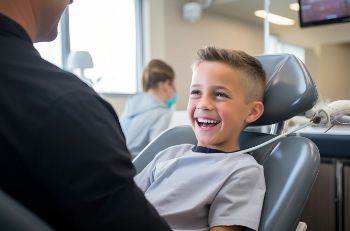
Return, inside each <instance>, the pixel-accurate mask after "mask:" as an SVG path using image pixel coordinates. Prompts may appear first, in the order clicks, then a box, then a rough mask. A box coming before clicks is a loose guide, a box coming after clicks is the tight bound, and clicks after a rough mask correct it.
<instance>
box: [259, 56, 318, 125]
mask: <svg viewBox="0 0 350 231" xmlns="http://www.w3.org/2000/svg"><path fill="white" fill-rule="evenodd" d="M256 58H257V59H258V60H259V61H260V62H261V63H262V65H263V67H264V69H265V72H266V77H267V83H266V89H265V100H264V105H265V112H264V114H263V115H262V117H261V118H259V120H257V121H256V122H255V123H254V125H269V124H274V123H278V122H281V121H285V120H287V119H290V118H292V117H293V116H295V115H297V114H300V113H302V112H305V111H307V110H308V109H310V108H312V107H313V106H314V105H315V103H316V101H317V98H318V94H317V90H316V86H315V84H314V82H313V80H312V78H311V77H310V75H309V72H308V71H307V69H306V67H305V65H304V64H303V63H302V62H301V61H300V60H299V59H298V58H297V57H295V56H294V55H290V54H282V55H262V56H257V57H256Z"/></svg>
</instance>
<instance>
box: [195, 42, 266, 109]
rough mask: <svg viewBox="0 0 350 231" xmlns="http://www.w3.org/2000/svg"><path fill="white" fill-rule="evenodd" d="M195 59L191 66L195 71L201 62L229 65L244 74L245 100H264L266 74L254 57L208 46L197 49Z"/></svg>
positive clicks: (238, 51)
mask: <svg viewBox="0 0 350 231" xmlns="http://www.w3.org/2000/svg"><path fill="white" fill-rule="evenodd" d="M197 56H198V57H197V59H196V60H195V61H194V63H193V65H192V69H193V70H195V69H196V68H197V67H198V65H199V64H201V63H202V62H221V63H224V64H227V65H229V66H230V67H231V68H233V69H234V70H238V71H240V72H242V73H243V74H244V76H243V79H242V80H243V81H242V84H243V87H244V89H245V91H246V100H247V101H248V102H251V101H253V100H261V101H263V99H264V92H265V82H266V74H265V71H264V69H263V67H262V65H261V63H260V62H259V60H257V59H256V58H255V57H253V56H251V55H248V54H247V53H245V52H244V51H240V50H232V49H220V48H216V47H213V46H208V47H205V48H203V49H199V50H198V52H197Z"/></svg>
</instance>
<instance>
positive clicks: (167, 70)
mask: <svg viewBox="0 0 350 231" xmlns="http://www.w3.org/2000/svg"><path fill="white" fill-rule="evenodd" d="M174 79H175V72H174V70H173V68H172V67H171V66H170V65H168V64H167V63H165V62H164V61H162V60H159V59H153V60H151V61H150V62H149V63H148V64H147V66H145V68H144V70H143V74H142V88H143V90H144V91H148V90H149V89H154V88H157V87H158V85H159V83H162V82H164V81H166V80H169V81H170V83H171V84H172V83H173V81H174Z"/></svg>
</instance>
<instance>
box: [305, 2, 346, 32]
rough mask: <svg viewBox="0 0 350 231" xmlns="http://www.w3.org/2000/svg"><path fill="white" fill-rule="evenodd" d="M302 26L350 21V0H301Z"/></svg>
mask: <svg viewBox="0 0 350 231" xmlns="http://www.w3.org/2000/svg"><path fill="white" fill-rule="evenodd" d="M299 20H300V26H301V27H310V26H318V25H325V24H331V23H343V22H350V0H299Z"/></svg>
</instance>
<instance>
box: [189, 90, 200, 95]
mask: <svg viewBox="0 0 350 231" xmlns="http://www.w3.org/2000/svg"><path fill="white" fill-rule="evenodd" d="M200 93H201V92H200V90H192V91H191V95H200Z"/></svg>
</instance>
